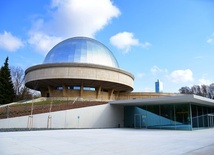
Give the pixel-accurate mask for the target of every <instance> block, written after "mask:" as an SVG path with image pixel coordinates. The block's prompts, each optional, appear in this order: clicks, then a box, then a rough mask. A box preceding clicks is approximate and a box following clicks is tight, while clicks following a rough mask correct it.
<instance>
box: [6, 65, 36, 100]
mask: <svg viewBox="0 0 214 155" xmlns="http://www.w3.org/2000/svg"><path fill="white" fill-rule="evenodd" d="M10 68H11V76H12V81H13V86H14V91H15V95H16V98H15V100H16V101H18V100H23V99H30V98H31V97H32V94H31V92H30V89H28V88H27V87H26V86H25V84H24V70H23V69H22V68H21V67H10Z"/></svg>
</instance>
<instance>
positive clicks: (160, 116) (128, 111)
mask: <svg viewBox="0 0 214 155" xmlns="http://www.w3.org/2000/svg"><path fill="white" fill-rule="evenodd" d="M124 126H125V127H131V128H150V129H176V130H193V129H199V128H208V127H214V108H212V107H206V106H198V105H195V104H191V103H184V104H161V105H145V106H125V107H124Z"/></svg>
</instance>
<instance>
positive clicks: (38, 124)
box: [0, 104, 124, 129]
mask: <svg viewBox="0 0 214 155" xmlns="http://www.w3.org/2000/svg"><path fill="white" fill-rule="evenodd" d="M123 114H124V113H123V108H122V107H119V106H116V107H115V106H114V107H113V106H111V105H109V104H105V105H99V106H91V107H86V108H78V109H71V110H64V111H57V112H51V113H43V114H36V115H33V116H22V117H15V118H7V119H0V128H1V129H5V128H29V129H30V128H116V127H123V124H124V122H123V118H124V116H123Z"/></svg>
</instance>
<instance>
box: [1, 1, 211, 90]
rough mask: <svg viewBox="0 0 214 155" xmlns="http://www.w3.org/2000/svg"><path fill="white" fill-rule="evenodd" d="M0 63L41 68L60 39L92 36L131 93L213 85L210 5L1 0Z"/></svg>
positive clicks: (150, 2) (196, 2) (199, 3)
mask: <svg viewBox="0 0 214 155" xmlns="http://www.w3.org/2000/svg"><path fill="white" fill-rule="evenodd" d="M0 8H1V9H0V21H1V24H0V62H1V64H0V65H3V63H4V61H5V59H6V57H7V56H8V57H9V64H10V66H19V67H21V68H23V69H24V70H25V69H26V68H28V67H30V66H32V65H36V64H41V63H42V62H43V60H44V57H45V55H46V54H47V53H48V51H49V50H50V49H51V48H52V47H53V46H54V45H55V44H57V43H59V42H60V41H62V40H64V39H67V38H70V37H74V36H87V37H92V38H94V39H96V40H98V41H100V42H102V43H103V44H105V45H106V46H107V47H108V48H109V49H110V50H111V51H112V52H113V54H114V55H115V57H116V59H117V60H118V63H119V65H120V68H121V69H123V70H126V71H128V72H130V73H132V74H133V75H134V76H135V80H134V91H143V92H146V91H155V88H154V86H155V84H154V83H155V81H156V80H157V79H160V80H161V81H162V82H163V87H164V92H178V90H179V88H181V87H182V86H189V87H191V86H193V85H201V84H206V85H209V84H211V83H213V82H214V72H213V56H214V1H212V0H188V1H187V0H173V1H172V0H161V1H158V0H149V1H148V0H133V1H128V2H127V1H126V2H124V1H121V0H114V1H110V0H99V1H97V0H46V1H44V0H30V1H29V0H20V1H17V0H10V1H4V0H1V1H0Z"/></svg>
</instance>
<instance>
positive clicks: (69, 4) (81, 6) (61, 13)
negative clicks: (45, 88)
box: [29, 0, 120, 49]
mask: <svg viewBox="0 0 214 155" xmlns="http://www.w3.org/2000/svg"><path fill="white" fill-rule="evenodd" d="M119 15H120V10H119V9H118V8H117V7H116V6H114V5H113V3H112V2H111V1H110V0H99V1H97V0H52V4H51V6H50V10H49V14H48V16H46V17H43V18H39V19H36V20H35V21H34V24H33V26H32V28H31V30H30V41H29V42H30V43H31V44H32V45H35V46H37V49H48V48H50V47H47V46H48V44H40V45H41V47H39V46H40V45H37V42H33V39H32V38H35V36H34V35H37V33H40V34H43V36H45V37H47V38H48V39H49V41H50V42H52V41H51V40H52V39H53V41H55V40H56V38H61V39H66V38H70V37H73V36H88V37H94V35H95V33H96V32H98V31H100V30H101V29H103V28H104V26H106V25H108V24H109V23H110V22H111V19H112V18H114V17H118V16H119Z"/></svg>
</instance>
